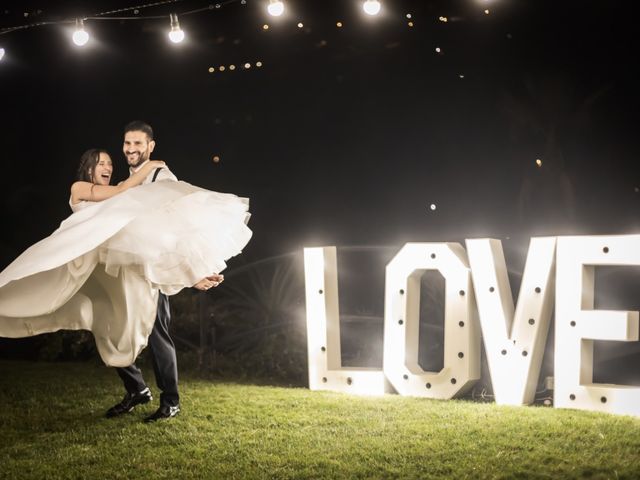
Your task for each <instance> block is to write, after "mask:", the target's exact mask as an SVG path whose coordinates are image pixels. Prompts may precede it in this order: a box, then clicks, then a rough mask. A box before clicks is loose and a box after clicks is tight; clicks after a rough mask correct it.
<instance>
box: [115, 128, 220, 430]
mask: <svg viewBox="0 0 640 480" xmlns="http://www.w3.org/2000/svg"><path fill="white" fill-rule="evenodd" d="M154 147H155V141H154V140H153V129H152V128H151V126H150V125H148V124H146V123H144V122H140V121H134V122H131V123H129V124H128V125H127V126H126V127H125V129H124V144H123V147H122V151H123V153H124V155H125V157H126V159H127V163H128V164H129V172H130V174H133V173H135V172H136V171H138V170H139V169H140V168H141V167H142V165H143V164H144V163H145V162H147V161H148V160H149V157H150V155H151V152H153V149H154ZM159 180H170V181H174V182H175V181H177V180H178V179H177V178H176V176H175V175H174V174H173V173H171V171H170V170H169V169H168V168H166V167H164V168H162V169H156V170H155V171H153V172H151V173H150V174H149V176H148V177H147V178H146V179H145V180H144V182H143V184H147V183H151V182H155V181H159ZM223 280H224V277H223V276H222V275H211V276H208V277H205V278H203V279H202V280H200V281H199V282H198V283H196V284H195V285H194V286H193V287H194V288H197V289H198V290H209V289H210V288H211V287H217V286H218V285H220V283H222V281H223ZM170 320H171V315H170V311H169V298H168V297H167V296H166V295H164V294H163V293H162V292H160V293H159V297H158V312H157V314H156V320H155V323H154V325H153V330H152V331H151V335H150V336H149V349H150V350H151V360H152V363H153V371H154V373H155V376H156V383H157V385H158V388H159V389H160V390H161V392H162V393H161V394H160V408H158V410H156V412H155V413H153V414H152V415H150V416H148V417H146V418H145V419H144V421H145V422H154V421H156V420H161V419H165V418H172V417H175V416H176V415H177V414H178V412H180V397H179V395H178V366H177V361H176V348H175V346H174V344H173V340H171V336H170V335H169V321H170ZM116 370H117V372H118V375H119V376H120V378H121V379H122V381H123V382H124V388H125V390H126V391H127V393H126V394H125V396H124V398H123V399H122V401H121V402H120V403H118V404H116V405H114V406H113V407H111V408H110V409H109V410H108V411H107V417H108V418H113V417H117V416H119V415H122V414H124V413H128V412H131V411H132V410H133V409H134V408H135V407H136V405H140V404H143V403H148V402H150V401H151V400H153V397H152V396H151V390H149V387H147V384H146V383H145V381H144V379H143V378H142V372H141V371H140V369H139V368H138V367H136V365H135V363H134V364H133V365H130V366H128V367H126V368H117V369H116Z"/></svg>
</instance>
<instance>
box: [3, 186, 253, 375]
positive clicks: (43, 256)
mask: <svg viewBox="0 0 640 480" xmlns="http://www.w3.org/2000/svg"><path fill="white" fill-rule="evenodd" d="M248 205H249V202H248V200H247V199H244V198H239V197H237V196H235V195H231V194H225V193H217V192H212V191H209V190H204V189H201V188H198V187H195V186H193V185H190V184H188V183H185V182H174V181H158V182H154V183H150V184H147V185H141V186H139V187H135V188H131V189H129V190H127V191H125V192H123V193H121V194H118V195H116V196H114V197H112V198H110V199H109V200H105V201H103V202H96V203H93V202H81V204H80V206H81V207H82V208H81V209H80V210H78V211H76V212H75V213H74V214H73V215H71V216H70V217H69V218H67V219H66V220H65V221H64V222H62V224H61V225H60V227H59V228H58V229H57V230H56V231H55V232H53V234H51V235H50V236H49V237H47V238H45V239H44V240H42V241H40V242H38V243H36V244H35V245H33V246H31V247H30V248H29V249H27V250H26V251H25V252H24V253H23V254H22V255H20V256H19V257H18V258H17V259H16V260H15V261H14V262H13V263H11V264H10V265H9V266H8V267H7V268H6V269H5V270H4V271H3V272H2V273H0V336H2V337H11V338H17V337H27V336H32V335H38V334H41V333H46V332H54V331H57V330H63V329H64V330H90V331H92V332H93V335H94V337H95V340H96V346H97V349H98V352H99V353H100V356H101V357H102V359H103V361H104V362H105V363H106V364H107V365H110V366H117V367H126V366H128V365H131V364H132V363H133V362H134V360H135V358H136V357H137V356H138V354H139V353H140V351H142V349H143V348H144V347H145V346H146V344H147V339H148V337H149V335H150V334H151V330H152V329H153V324H154V321H155V315H156V308H157V300H158V291H162V292H163V293H165V294H167V295H173V294H175V293H178V292H179V291H180V290H182V289H183V288H184V287H190V286H192V285H194V284H195V283H197V282H198V281H199V280H201V279H202V278H204V277H205V276H207V275H211V274H212V273H219V272H221V271H222V270H223V269H224V268H225V267H226V263H225V260H227V259H229V258H230V257H233V256H235V255H237V254H239V253H240V252H241V251H242V249H243V248H244V246H245V245H246V244H247V243H248V242H249V239H250V238H251V234H252V233H251V230H250V229H249V228H248V227H247V226H246V223H247V221H248V219H249V213H248Z"/></svg>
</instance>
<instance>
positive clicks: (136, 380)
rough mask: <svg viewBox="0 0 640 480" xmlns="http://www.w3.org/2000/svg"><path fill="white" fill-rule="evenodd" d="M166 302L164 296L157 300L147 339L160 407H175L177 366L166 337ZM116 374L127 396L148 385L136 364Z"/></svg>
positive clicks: (169, 339) (174, 348)
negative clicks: (153, 321) (151, 328)
mask: <svg viewBox="0 0 640 480" xmlns="http://www.w3.org/2000/svg"><path fill="white" fill-rule="evenodd" d="M170 321H171V312H170V311H169V299H168V298H167V296H166V295H164V294H163V293H160V295H159V297H158V313H157V314H156V321H155V323H154V324H153V330H152V331H151V335H150V336H149V349H150V350H151V361H152V362H153V371H154V373H155V375H156V383H157V384H158V388H159V389H160V390H161V392H162V393H161V394H160V404H161V405H169V406H176V405H178V403H179V400H180V397H179V396H178V364H177V361H176V347H175V345H174V344H173V340H171V337H170V336H169V322H170ZM116 370H117V371H118V375H119V376H120V378H121V379H122V381H123V382H124V388H126V390H127V392H129V393H136V392H141V391H142V390H144V389H145V388H147V385H146V383H145V381H144V379H143V378H142V372H141V371H140V369H139V368H138V367H136V364H135V363H134V364H133V365H130V366H128V367H126V368H117V369H116Z"/></svg>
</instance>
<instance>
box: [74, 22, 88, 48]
mask: <svg viewBox="0 0 640 480" xmlns="http://www.w3.org/2000/svg"><path fill="white" fill-rule="evenodd" d="M88 41H89V34H88V33H87V32H86V31H85V29H84V21H83V20H82V19H80V18H78V19H76V31H75V32H73V43H75V44H76V45H77V46H79V47H82V46H84V45H86V44H87V42H88Z"/></svg>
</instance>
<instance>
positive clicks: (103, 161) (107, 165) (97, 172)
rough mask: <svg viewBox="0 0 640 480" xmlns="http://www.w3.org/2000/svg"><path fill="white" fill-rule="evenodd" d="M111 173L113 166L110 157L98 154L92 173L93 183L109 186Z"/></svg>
mask: <svg viewBox="0 0 640 480" xmlns="http://www.w3.org/2000/svg"><path fill="white" fill-rule="evenodd" d="M112 173H113V164H112V163H111V157H109V155H107V154H106V153H100V159H99V160H98V163H97V164H96V166H95V168H94V171H93V175H92V176H93V183H95V184H96V185H109V182H111V174H112Z"/></svg>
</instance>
